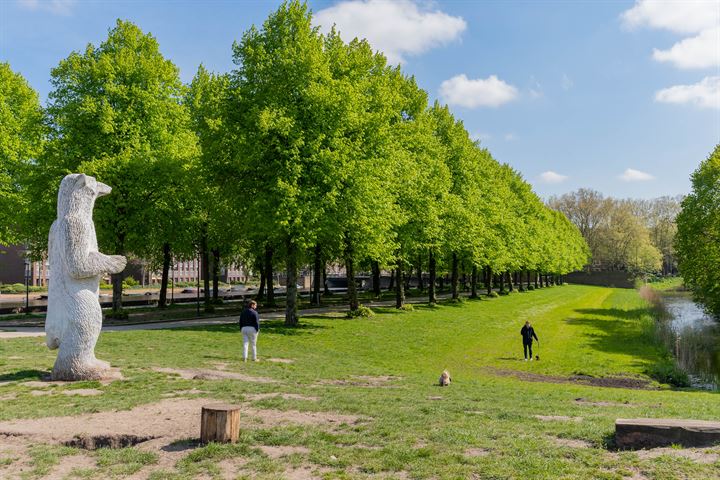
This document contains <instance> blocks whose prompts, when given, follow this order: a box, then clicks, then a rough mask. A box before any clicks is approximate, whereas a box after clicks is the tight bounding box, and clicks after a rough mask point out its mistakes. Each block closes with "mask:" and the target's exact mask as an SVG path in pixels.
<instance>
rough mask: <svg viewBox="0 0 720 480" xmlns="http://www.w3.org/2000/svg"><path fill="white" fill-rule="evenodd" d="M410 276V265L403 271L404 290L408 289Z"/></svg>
mask: <svg viewBox="0 0 720 480" xmlns="http://www.w3.org/2000/svg"><path fill="white" fill-rule="evenodd" d="M411 278H412V267H410V270H408V271H407V272H403V282H405V291H406V292H407V291H409V290H410V279H411Z"/></svg>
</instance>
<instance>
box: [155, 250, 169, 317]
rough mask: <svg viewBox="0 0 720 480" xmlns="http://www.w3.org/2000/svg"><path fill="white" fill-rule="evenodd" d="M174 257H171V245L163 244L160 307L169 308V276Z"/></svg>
mask: <svg viewBox="0 0 720 480" xmlns="http://www.w3.org/2000/svg"><path fill="white" fill-rule="evenodd" d="M171 259H172V257H171V255H170V244H169V243H167V242H166V243H164V244H163V266H162V279H161V280H160V300H158V307H159V308H165V307H167V287H168V276H169V274H170V261H171Z"/></svg>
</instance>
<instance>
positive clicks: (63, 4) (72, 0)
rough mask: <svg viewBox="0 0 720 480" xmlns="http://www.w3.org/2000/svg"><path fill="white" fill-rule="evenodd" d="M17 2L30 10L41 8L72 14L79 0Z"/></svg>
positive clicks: (21, 0)
mask: <svg viewBox="0 0 720 480" xmlns="http://www.w3.org/2000/svg"><path fill="white" fill-rule="evenodd" d="M17 3H18V5H20V6H21V7H23V8H26V9H28V10H36V11H40V10H41V11H46V12H50V13H54V14H55V15H70V13H71V11H72V8H73V7H74V6H75V4H76V3H77V0H17Z"/></svg>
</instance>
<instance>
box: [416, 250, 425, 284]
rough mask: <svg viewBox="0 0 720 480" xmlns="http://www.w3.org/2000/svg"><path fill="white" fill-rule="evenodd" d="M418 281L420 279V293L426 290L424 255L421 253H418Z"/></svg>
mask: <svg viewBox="0 0 720 480" xmlns="http://www.w3.org/2000/svg"><path fill="white" fill-rule="evenodd" d="M417 281H418V290H420V293H422V292H423V291H424V290H425V285H423V278H422V255H420V254H418V263H417Z"/></svg>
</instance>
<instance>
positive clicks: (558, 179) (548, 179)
mask: <svg viewBox="0 0 720 480" xmlns="http://www.w3.org/2000/svg"><path fill="white" fill-rule="evenodd" d="M567 179H568V176H567V175H560V174H559V173H555V172H553V171H552V170H548V171H547V172H543V173H541V174H540V181H541V182H543V183H562V182H564V181H565V180H567Z"/></svg>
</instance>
